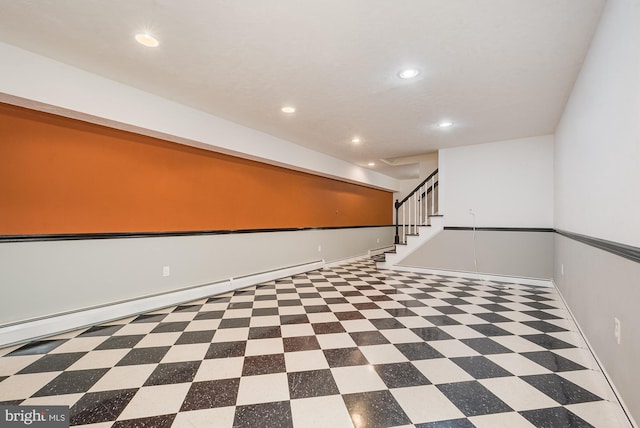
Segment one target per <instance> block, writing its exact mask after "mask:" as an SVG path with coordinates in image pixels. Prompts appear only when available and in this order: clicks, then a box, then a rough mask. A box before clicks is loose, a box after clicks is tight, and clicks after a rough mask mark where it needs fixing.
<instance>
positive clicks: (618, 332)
mask: <svg viewBox="0 0 640 428" xmlns="http://www.w3.org/2000/svg"><path fill="white" fill-rule="evenodd" d="M613 336H614V337H615V338H616V342H618V345H619V344H620V341H621V340H622V323H620V320H619V319H618V318H615V317H614V318H613Z"/></svg>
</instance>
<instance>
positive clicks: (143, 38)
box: [136, 33, 160, 48]
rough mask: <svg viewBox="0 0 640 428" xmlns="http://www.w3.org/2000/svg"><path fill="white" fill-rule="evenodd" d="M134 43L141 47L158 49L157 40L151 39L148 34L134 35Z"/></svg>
mask: <svg viewBox="0 0 640 428" xmlns="http://www.w3.org/2000/svg"><path fill="white" fill-rule="evenodd" d="M136 41H137V42H138V43H140V44H141V45H143V46H146V47H149V48H155V47H158V45H159V44H160V42H159V41H158V39H156V38H155V37H153V36H152V35H151V34H149V33H138V34H136Z"/></svg>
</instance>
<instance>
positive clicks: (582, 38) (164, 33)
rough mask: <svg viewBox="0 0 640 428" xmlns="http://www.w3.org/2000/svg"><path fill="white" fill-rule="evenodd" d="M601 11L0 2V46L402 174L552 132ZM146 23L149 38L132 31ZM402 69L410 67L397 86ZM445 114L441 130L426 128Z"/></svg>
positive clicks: (359, 0) (494, 2) (295, 1)
mask: <svg viewBox="0 0 640 428" xmlns="http://www.w3.org/2000/svg"><path fill="white" fill-rule="evenodd" d="M603 5H604V0H518V1H514V0H394V1H391V0H269V1H264V0H227V1H222V0H217V1H216V0H189V1H175V0H147V1H144V0H136V1H132V0H109V1H105V0H82V1H80V0H34V1H25V0H0V40H2V41H4V42H6V43H9V44H13V45H15V46H18V47H21V48H24V49H27V50H30V51H33V52H36V53H39V54H42V55H45V56H48V57H50V58H53V59H56V60H59V61H61V62H64V63H67V64H70V65H73V66H76V67H78V68H82V69H85V70H88V71H91V72H93V73H96V74H99V75H102V76H105V77H108V78H111V79H113V80H117V81H120V82H123V83H126V84H128V85H131V86H134V87H137V88H140V89H143V90H146V91H148V92H152V93H155V94H157V95H160V96H163V97H165V98H168V99H171V100H174V101H178V102H180V103H183V104H186V105H189V106H192V107H195V108H198V109H201V110H204V111H206V112H209V113H212V114H214V115H218V116H221V117H224V118H227V119H230V120H232V121H234V122H237V123H240V124H243V125H246V126H249V127H252V128H255V129H258V130H261V131H264V132H267V133H269V134H272V135H274V136H277V137H280V138H284V139H286V140H289V141H291V142H293V143H295V144H299V145H302V146H306V147H309V148H312V149H314V150H317V151H319V152H323V153H327V154H329V155H332V156H335V157H337V158H340V159H344V160H347V161H349V162H352V163H355V164H358V165H361V166H365V167H367V163H368V162H371V161H373V162H376V166H375V167H372V168H374V169H376V170H378V171H380V172H382V173H384V174H387V175H390V176H393V177H396V178H410V177H413V176H415V175H416V174H417V167H416V165H411V164H409V165H398V163H403V162H394V161H393V160H394V159H396V158H407V157H408V158H411V157H412V156H415V155H419V154H422V153H426V152H430V151H434V150H437V149H439V148H444V147H453V146H459V145H467V144H476V143H483V142H489V141H500V140H508V139H514V138H520V137H529V136H535V135H543V134H550V133H553V132H554V130H555V128H556V125H557V122H558V120H559V118H560V115H561V113H562V110H563V108H564V105H565V102H566V100H567V98H568V95H569V93H570V91H571V88H572V85H573V82H574V80H575V78H576V76H577V73H578V71H579V70H580V67H581V64H582V61H583V59H584V56H585V54H586V52H587V49H588V47H589V43H590V41H591V38H592V35H593V32H594V30H595V28H596V25H597V22H598V19H599V16H600V13H601V11H602V7H603ZM145 28H146V29H149V30H150V31H152V32H153V33H154V34H155V35H156V36H157V38H158V39H159V40H160V46H159V47H158V48H155V49H151V48H145V47H143V46H141V45H139V44H137V43H136V42H135V41H134V39H133V35H134V34H135V33H136V32H138V31H140V30H141V29H145ZM406 66H411V67H417V68H419V69H420V70H421V74H420V75H419V77H418V78H416V79H414V80H413V81H403V80H400V79H399V78H398V77H397V72H398V71H399V70H400V69H401V68H403V67H406ZM285 104H291V105H294V106H295V107H296V108H297V112H296V113H295V114H293V115H290V116H287V115H285V114H283V113H282V112H281V111H280V108H281V107H282V106H283V105H285ZM443 119H450V120H452V121H453V122H454V126H453V127H451V128H449V129H446V130H443V129H438V128H437V126H436V124H437V123H438V122H439V121H440V120H443ZM356 135H357V136H359V137H360V138H362V143H360V144H359V145H354V144H352V143H351V139H352V138H353V137H354V136H356ZM382 159H387V160H389V161H390V162H388V163H385V162H382V161H381V160H382Z"/></svg>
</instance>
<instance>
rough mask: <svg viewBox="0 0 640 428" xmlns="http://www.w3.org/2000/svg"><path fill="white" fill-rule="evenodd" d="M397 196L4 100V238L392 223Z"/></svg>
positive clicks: (0, 136) (0, 190)
mask: <svg viewBox="0 0 640 428" xmlns="http://www.w3.org/2000/svg"><path fill="white" fill-rule="evenodd" d="M392 203H393V198H392V194H391V193H390V192H386V191H381V190H376V189H371V188H368V187H365V186H359V185H355V184H351V183H346V182H341V181H338V180H332V179H328V178H324V177H319V176H315V175H312V174H306V173H302V172H297V171H293V170H289V169H286V168H280V167H275V166H271V165H267V164H263V163H260V162H254V161H249V160H245V159H241V158H237V157H233V156H228V155H223V154H219V153H214V152H210V151H206V150H201V149H196V148H192V147H188V146H183V145H180V144H176V143H171V142H168V141H163V140H159V139H155V138H151V137H146V136H141V135H138V134H134V133H130V132H125V131H120V130H115V129H111V128H107V127H104V126H100V125H94V124H90V123H86V122H82V121H78V120H73V119H68V118H64V117H60V116H55V115H52V114H48V113H42V112H38V111H33V110H28V109H24V108H20V107H16V106H12V105H8V104H1V103H0V235H16V234H58V233H98V232H163V231H192V230H193V231H195V230H227V229H232V230H236V229H256V228H258V229H262V228H291V227H327V226H374V225H387V224H391V222H392V213H391V210H392Z"/></svg>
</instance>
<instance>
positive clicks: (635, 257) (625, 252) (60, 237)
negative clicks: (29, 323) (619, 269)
mask: <svg viewBox="0 0 640 428" xmlns="http://www.w3.org/2000/svg"><path fill="white" fill-rule="evenodd" d="M367 227H394V225H392V224H383V225H373V226H328V227H290V228H275V229H238V230H196V231H184V232H180V231H176V232H108V233H60V234H48V235H0V243H3V242H38V241H80V240H89V239H128V238H166V237H173V236H201V235H232V234H243V233H270V232H298V231H305V230H334V229H364V228H367ZM444 230H466V231H472V230H473V227H468V226H446V227H445V228H444ZM476 231H480V232H555V233H557V234H558V235H561V236H564V237H566V238H569V239H573V240H574V241H578V242H581V243H583V244H586V245H590V246H592V247H595V248H598V249H600V250H604V251H607V252H609V253H612V254H615V255H617V256H620V257H624V258H625V259H628V260H632V261H634V262H637V263H640V248H639V247H633V246H631V245H625V244H620V243H617V242H613V241H607V240H605V239H599V238H594V237H591V236H586V235H580V234H578V233H572V232H567V231H566V230H557V229H552V228H545V227H542V228H541V227H476Z"/></svg>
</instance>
